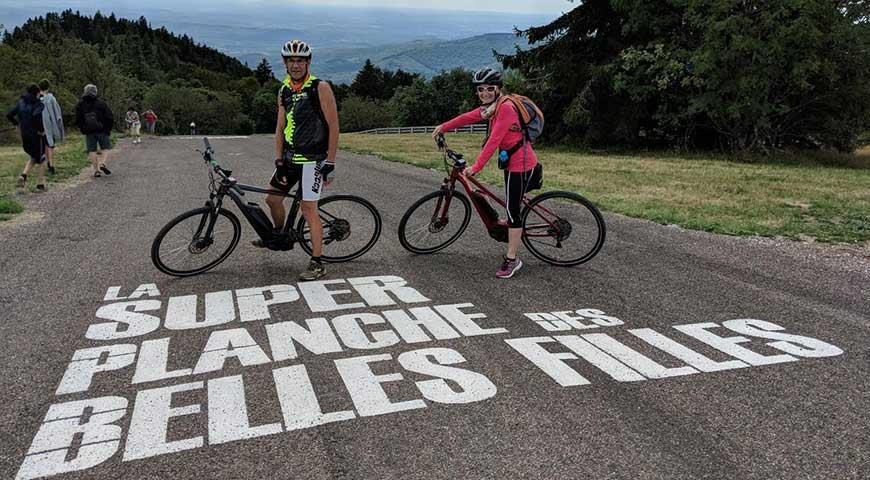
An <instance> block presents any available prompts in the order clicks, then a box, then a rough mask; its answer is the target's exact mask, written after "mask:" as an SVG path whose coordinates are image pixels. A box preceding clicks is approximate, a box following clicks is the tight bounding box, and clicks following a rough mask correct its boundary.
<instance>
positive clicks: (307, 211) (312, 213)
mask: <svg viewBox="0 0 870 480" xmlns="http://www.w3.org/2000/svg"><path fill="white" fill-rule="evenodd" d="M302 216H303V217H305V222H306V223H308V228H310V229H311V256H312V257H314V258H316V259H319V258H320V255H321V254H322V253H323V225H321V223H320V214H319V212H318V211H317V201H316V200H315V201H313V202H311V201H308V202H306V201H303V202H302Z"/></svg>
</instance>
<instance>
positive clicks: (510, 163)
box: [432, 68, 543, 278]
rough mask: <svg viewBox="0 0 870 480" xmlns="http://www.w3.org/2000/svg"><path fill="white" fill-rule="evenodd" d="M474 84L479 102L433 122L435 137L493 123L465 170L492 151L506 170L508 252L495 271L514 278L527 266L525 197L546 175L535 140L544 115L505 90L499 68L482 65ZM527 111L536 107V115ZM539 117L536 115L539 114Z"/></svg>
mask: <svg viewBox="0 0 870 480" xmlns="http://www.w3.org/2000/svg"><path fill="white" fill-rule="evenodd" d="M472 83H473V85H474V86H475V88H476V91H477V97H478V99H479V100H480V103H481V106H480V107H479V108H475V109H474V110H471V111H470V112H467V113H463V114H461V115H459V116H457V117H456V118H453V119H452V120H449V121H447V122H445V123H442V124H441V125H439V126H437V127H435V130H434V131H433V132H432V136H433V137H437V136H438V135H441V134H443V133H444V132H447V131H450V130H453V129H455V128H460V127H464V126H466V125H471V124H473V123H478V122H482V121H487V122H489V124H488V128H487V132H488V134H487V138H486V140H485V141H484V144H483V148H482V149H481V151H480V154H479V155H478V156H477V160H476V161H475V162H474V164H473V165H471V166H470V167H468V168H466V169H465V170H464V171H463V174H464V175H466V176H468V175H477V174H478V173H480V171H481V170H483V167H484V166H486V164H487V162H489V159H490V157H492V156H493V154H497V155H498V158H499V168H501V169H503V170H504V186H505V203H506V204H507V208H506V209H507V221H508V251H507V255H505V256H504V259H503V261H502V264H501V267H500V268H499V269H498V271H497V272H496V273H495V275H496V276H497V277H499V278H510V277H512V276H513V275H514V274H515V273H516V272H517V271H518V270H519V269H520V268H522V266H523V262H522V260H520V259H519V256H518V253H519V248H520V242H521V241H522V235H523V228H522V218H520V208H521V206H522V198H523V195H524V194H525V193H526V192H528V191H529V190H531V189H533V188H540V185H541V181H542V178H543V172H542V170H541V165H540V164H539V163H538V157H537V155H536V154H535V150H534V149H533V148H532V143H531V142H532V140H534V139H535V138H537V135H538V134H540V128H542V127H543V115H542V114H541V113H540V110H539V109H538V108H537V107H535V106H534V104H533V103H531V101H529V100H528V99H526V98H525V97H521V96H519V95H507V94H504V93H503V92H502V86H503V80H502V74H501V72H500V71H498V70H494V69H491V68H484V69H482V70H478V71H477V72H474V75H473V77H472ZM527 110H532V111H533V112H534V115H531V112H529V111H527ZM535 116H537V117H538V118H537V119H535V118H534V117H535ZM530 127H533V128H531V129H530ZM531 130H534V135H532V134H530V131H531ZM532 137H534V138H532Z"/></svg>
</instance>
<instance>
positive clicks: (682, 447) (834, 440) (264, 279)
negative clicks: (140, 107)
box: [0, 136, 870, 479]
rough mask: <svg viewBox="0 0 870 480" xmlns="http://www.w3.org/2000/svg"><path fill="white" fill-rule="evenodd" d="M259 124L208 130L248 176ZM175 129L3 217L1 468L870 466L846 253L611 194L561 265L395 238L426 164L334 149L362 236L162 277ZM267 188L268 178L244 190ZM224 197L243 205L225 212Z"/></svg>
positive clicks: (471, 245)
mask: <svg viewBox="0 0 870 480" xmlns="http://www.w3.org/2000/svg"><path fill="white" fill-rule="evenodd" d="M271 142H272V140H271V138H270V137H268V136H262V137H251V138H247V139H246V138H232V139H219V138H218V139H214V140H213V141H212V144H213V145H214V147H215V149H216V151H217V156H218V159H219V160H220V161H221V163H222V165H224V166H225V167H226V168H230V169H232V170H234V171H235V175H236V176H237V178H238V179H239V180H240V181H242V182H244V183H254V184H262V183H264V182H265V181H266V179H267V178H268V176H269V175H270V173H271V168H272V167H271V161H270V160H269V158H270V157H271V155H270V152H271V149H272V147H271V145H272V143H271ZM197 147H199V140H198V139H192V138H177V139H150V138H149V139H147V140H146V141H145V143H144V144H142V145H140V146H136V147H135V148H134V146H133V145H129V144H125V145H122V147H121V149H120V150H119V152H118V154H117V155H116V156H115V158H116V160H115V161H114V163H113V168H112V169H113V171H114V173H113V175H111V176H109V177H104V178H100V179H92V180H90V181H87V182H84V183H83V184H81V185H78V186H74V187H72V188H70V189H67V190H65V191H63V192H58V193H56V194H48V195H46V196H44V197H42V198H41V199H40V200H39V202H40V203H39V204H38V205H37V208H39V209H41V210H43V211H44V212H45V217H44V218H43V219H42V220H41V221H39V222H36V223H29V224H27V223H22V222H19V223H18V224H15V225H7V226H4V227H3V228H2V229H0V240H2V244H3V246H4V247H3V249H4V255H3V256H2V269H0V270H2V273H0V275H2V276H0V289H2V298H0V301H2V309H3V312H4V315H3V320H4V321H3V322H2V323H0V351H2V352H3V356H2V360H3V361H2V366H0V374H2V375H0V378H2V380H0V382H2V383H0V387H2V388H0V392H2V393H0V395H2V396H0V400H2V404H3V405H4V406H5V407H4V409H3V411H2V414H0V415H2V422H3V432H4V434H3V442H2V443H0V454H2V455H0V459H2V463H0V477H2V478H19V479H26V478H41V477H44V476H51V475H58V476H59V477H58V478H118V477H128V478H134V477H135V478H166V477H170V476H171V477H173V478H242V477H245V478H247V477H251V476H254V475H269V476H270V477H273V478H338V477H341V478H500V477H521V478H586V477H589V478H787V477H801V478H866V476H867V473H868V471H870V459H868V451H867V448H866V446H867V445H868V444H870V438H868V437H870V434H868V430H867V428H866V427H867V424H866V411H867V408H868V406H870V405H868V397H867V392H868V391H870V379H868V375H867V358H868V354H870V347H868V345H870V342H868V340H870V332H868V317H870V306H868V302H867V298H868V291H867V285H870V273H868V265H867V262H866V261H865V260H862V259H861V258H859V257H853V256H841V255H839V254H828V253H825V252H828V250H826V249H817V248H816V247H812V246H801V245H797V244H784V243H781V242H772V241H763V240H753V239H740V238H731V237H718V236H714V235H709V234H704V233H698V232H687V231H683V230H679V229H674V228H668V227H662V226H659V225H655V224H652V223H649V222H644V221H637V220H632V219H628V218H624V217H620V216H614V215H607V216H606V217H607V222H608V227H609V231H608V237H607V243H606V244H605V247H604V249H603V251H602V252H601V253H600V254H599V256H598V257H596V258H595V259H594V260H592V261H591V262H590V263H588V264H584V265H581V266H579V267H575V268H571V269H560V268H555V267H551V266H548V265H546V264H543V263H541V262H539V261H537V260H535V259H534V258H532V257H531V256H530V255H528V254H526V255H525V257H524V258H525V260H526V266H525V267H524V268H523V269H522V270H521V271H520V272H519V273H518V275H517V276H516V277H514V278H513V279H510V280H508V281H503V280H499V279H496V278H495V277H494V276H493V273H494V271H495V270H496V268H497V267H498V259H499V258H500V255H501V254H502V251H503V245H502V244H496V243H494V242H493V241H491V240H489V238H488V237H487V236H486V234H485V232H484V231H483V228H482V227H481V226H480V224H479V223H477V222H476V221H475V223H473V225H472V226H471V227H470V228H469V230H468V231H467V232H466V234H465V236H464V237H463V238H462V239H460V240H459V241H458V242H457V243H456V244H454V245H453V246H451V247H450V248H448V249H447V250H446V251H444V252H442V253H439V254H435V255H429V256H414V255H411V254H409V253H407V252H405V251H404V250H403V249H402V248H401V247H400V246H399V242H398V240H397V237H396V227H397V225H398V222H399V219H400V218H401V215H402V213H403V212H404V210H405V209H406V208H407V207H408V206H409V205H410V204H411V203H412V202H413V201H414V200H415V199H417V198H419V197H420V196H422V195H423V194H424V193H427V192H429V191H433V190H434V189H436V188H437V185H438V184H439V181H440V180H441V177H442V174H440V173H438V172H433V171H429V170H422V169H416V168H414V167H409V166H406V165H400V164H395V163H388V162H383V161H380V160H378V159H375V158H372V157H364V156H358V155H351V154H344V153H342V154H340V156H339V164H338V165H339V166H338V169H339V170H338V173H339V177H338V181H337V182H336V183H335V184H334V185H333V186H332V187H330V190H332V192H334V193H335V192H342V193H353V194H357V195H361V196H363V197H366V198H368V199H369V200H371V201H372V202H373V203H375V204H376V206H377V207H378V208H379V209H380V211H381V214H382V216H383V220H384V232H383V234H382V236H381V239H380V241H379V243H378V245H377V246H376V247H375V248H374V249H373V250H372V251H371V252H369V253H368V254H366V255H365V256H364V257H362V258H360V259H358V260H356V261H354V262H351V263H346V264H339V265H330V266H328V268H329V276H328V277H327V279H326V280H324V281H320V282H315V283H310V284H299V283H297V282H296V274H297V272H298V271H299V270H300V269H302V268H303V267H304V265H305V264H306V262H307V258H306V257H305V255H304V254H303V253H301V252H300V251H299V250H298V249H297V250H294V251H290V252H280V253H277V252H271V251H264V250H258V249H254V248H253V247H250V246H249V243H248V242H249V240H252V239H254V238H255V235H254V232H253V230H252V229H251V228H250V227H249V226H247V225H246V226H245V227H244V231H243V237H242V242H241V244H240V246H239V248H238V249H237V251H236V252H235V253H234V254H233V255H232V256H231V257H230V258H229V259H228V260H227V261H226V262H224V263H223V264H221V265H220V266H218V267H217V268H215V269H214V270H213V271H212V272H209V273H207V274H204V275H200V276H196V277H192V278H185V279H176V278H170V277H167V276H165V275H163V274H161V273H159V272H157V271H156V269H155V268H154V267H153V266H152V265H151V262H150V259H149V249H150V244H151V240H152V238H153V236H154V235H155V234H156V232H157V231H158V230H159V229H160V228H161V227H162V226H163V224H165V223H166V222H167V221H168V220H169V219H171V218H172V217H174V216H175V215H176V214H178V213H180V212H183V211H185V210H188V209H191V208H195V207H198V206H200V205H202V203H203V202H204V200H205V198H206V195H207V181H206V178H207V177H206V171H205V167H204V166H203V165H202V163H201V161H200V160H199V157H198V155H197V154H196V153H195V152H194V151H193V150H194V148H197ZM259 200H260V203H262V199H259ZM232 208H235V207H232Z"/></svg>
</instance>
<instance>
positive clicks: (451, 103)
mask: <svg viewBox="0 0 870 480" xmlns="http://www.w3.org/2000/svg"><path fill="white" fill-rule="evenodd" d="M430 85H431V87H432V90H434V92H436V96H437V98H438V99H437V101H436V102H435V103H434V104H433V105H431V106H430V107H429V108H430V109H432V111H433V115H434V118H435V119H436V123H437V122H443V121H446V120H448V119H451V118H453V117H455V116H456V115H459V114H460V113H463V112H466V111H468V110H470V109H471V108H473V107H474V106H475V105H476V104H477V103H478V99H477V94H476V93H475V92H474V88H473V85H472V84H471V72H470V71H468V70H465V69H462V68H455V69H453V70H450V71H449V72H441V73H440V74H438V75H435V76H434V77H432V80H431V81H430Z"/></svg>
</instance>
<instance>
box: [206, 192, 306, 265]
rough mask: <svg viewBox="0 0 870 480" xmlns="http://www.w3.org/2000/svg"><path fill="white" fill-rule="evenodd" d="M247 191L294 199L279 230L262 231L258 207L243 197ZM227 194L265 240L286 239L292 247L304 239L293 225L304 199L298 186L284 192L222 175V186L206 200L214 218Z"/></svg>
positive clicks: (267, 241) (266, 241) (209, 232)
mask: <svg viewBox="0 0 870 480" xmlns="http://www.w3.org/2000/svg"><path fill="white" fill-rule="evenodd" d="M245 192H255V193H263V194H267V195H278V196H281V197H285V198H287V197H290V198H292V199H293V203H292V204H291V205H290V209H289V211H288V212H287V218H286V220H285V221H284V226H283V227H282V228H281V230H280V231H279V232H277V233H276V232H274V231H272V232H266V231H260V229H258V228H257V227H256V224H257V222H258V219H257V218H256V217H255V215H257V214H256V213H254V212H255V211H256V209H255V208H254V207H251V206H250V205H248V204H247V202H245V199H244V198H243V197H244V196H245ZM225 196H229V197H230V198H231V199H232V200H233V202H234V203H235V204H236V206H237V207H238V208H239V211H241V212H242V215H244V217H245V219H246V220H248V223H250V224H251V226H252V227H254V229H255V230H256V231H257V234H258V235H259V236H260V238H261V239H262V240H263V242H265V243H269V242H274V241H276V240H285V241H288V242H289V245H288V247H289V248H290V249H292V248H293V245H294V244H295V243H296V242H298V241H301V240H302V236H301V233H300V232H297V231H296V230H295V229H294V228H293V225H292V224H293V221H294V220H296V216H297V214H298V213H299V210H300V202H301V200H302V195H301V191H300V190H299V189H298V188H297V189H296V190H295V191H293V192H291V193H284V192H281V191H279V190H274V189H266V188H261V187H256V186H253V185H246V184H243V183H237V182H236V180H235V179H234V178H233V177H231V176H222V178H221V182H220V186H219V187H218V189H217V191H216V192H212V193H211V194H210V195H209V200H208V201H207V202H206V206H208V207H210V208H212V210H213V211H214V213H213V214H212V217H213V218H216V216H217V211H218V210H219V209H220V208H221V207H222V206H223V200H224V197H225ZM258 206H259V205H258ZM208 234H209V235H210V234H211V228H209V231H208Z"/></svg>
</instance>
